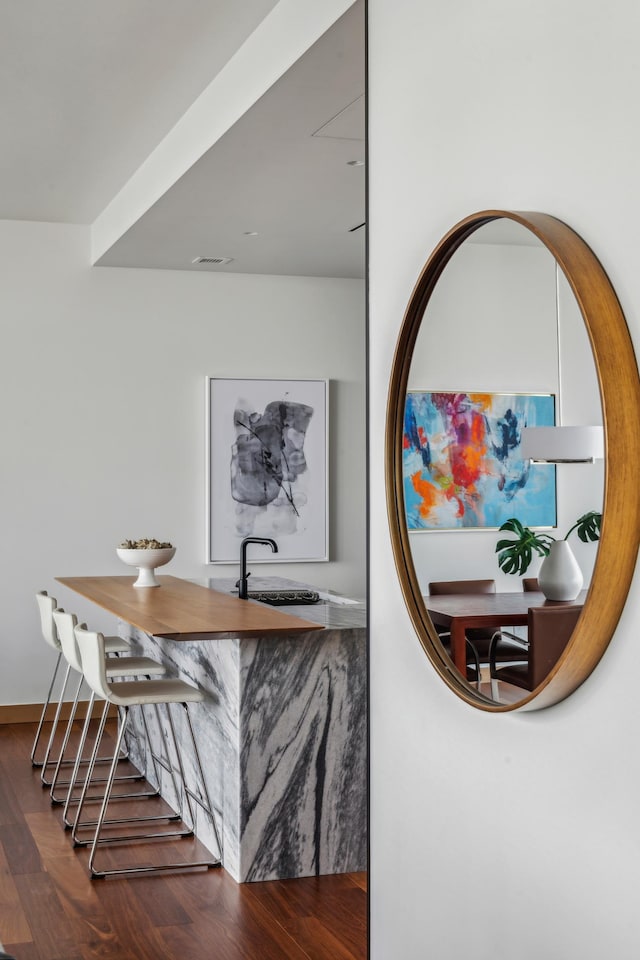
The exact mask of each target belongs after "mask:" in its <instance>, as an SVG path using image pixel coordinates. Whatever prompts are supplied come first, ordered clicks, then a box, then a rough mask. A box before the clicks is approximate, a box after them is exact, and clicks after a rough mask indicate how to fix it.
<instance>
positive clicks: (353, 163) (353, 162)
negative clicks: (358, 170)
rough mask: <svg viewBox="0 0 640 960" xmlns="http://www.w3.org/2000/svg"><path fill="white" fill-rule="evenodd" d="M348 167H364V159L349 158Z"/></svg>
mask: <svg viewBox="0 0 640 960" xmlns="http://www.w3.org/2000/svg"><path fill="white" fill-rule="evenodd" d="M347 166H348V167H364V160H347Z"/></svg>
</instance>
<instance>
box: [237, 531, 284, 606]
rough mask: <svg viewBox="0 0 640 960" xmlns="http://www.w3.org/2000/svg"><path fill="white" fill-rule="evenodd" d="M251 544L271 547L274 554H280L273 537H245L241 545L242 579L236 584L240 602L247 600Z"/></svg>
mask: <svg viewBox="0 0 640 960" xmlns="http://www.w3.org/2000/svg"><path fill="white" fill-rule="evenodd" d="M250 543H264V544H265V546H267V547H271V549H272V550H273V552H274V553H277V552H278V544H277V543H276V542H275V540H272V539H271V537H245V538H244V540H243V541H242V543H241V544H240V579H239V580H238V582H237V583H236V587H237V588H238V597H239V598H240V600H246V599H247V580H248V579H249V577H250V576H251V574H250V573H247V547H248V545H249V544H250Z"/></svg>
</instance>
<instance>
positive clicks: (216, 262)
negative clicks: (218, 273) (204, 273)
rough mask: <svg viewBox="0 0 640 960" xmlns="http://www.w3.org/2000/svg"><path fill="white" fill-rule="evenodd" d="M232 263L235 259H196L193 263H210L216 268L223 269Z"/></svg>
mask: <svg viewBox="0 0 640 960" xmlns="http://www.w3.org/2000/svg"><path fill="white" fill-rule="evenodd" d="M232 261H233V257H196V258H195V259H194V260H192V261H191V263H208V264H211V265H213V266H215V267H222V266H224V265H225V264H226V263H231V262H232Z"/></svg>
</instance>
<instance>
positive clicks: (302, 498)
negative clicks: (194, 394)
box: [206, 377, 329, 563]
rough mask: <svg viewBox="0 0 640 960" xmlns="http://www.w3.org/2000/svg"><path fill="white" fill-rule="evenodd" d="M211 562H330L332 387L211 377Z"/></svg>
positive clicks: (325, 383)
mask: <svg viewBox="0 0 640 960" xmlns="http://www.w3.org/2000/svg"><path fill="white" fill-rule="evenodd" d="M206 402H207V406H206V412H207V558H206V562H207V563H234V562H235V563H237V562H239V559H240V544H241V542H242V540H243V539H244V538H245V537H271V538H272V539H274V540H275V541H276V543H277V544H278V553H271V551H268V552H267V551H265V555H264V557H261V556H259V555H256V554H258V553H259V551H256V552H255V553H254V554H253V555H252V557H251V562H252V563H255V562H260V561H261V560H262V561H268V562H269V563H273V562H277V561H281V562H283V561H289V562H291V561H296V562H297V561H306V560H309V561H310V560H328V559H329V542H328V539H329V538H328V479H327V478H328V454H327V451H328V443H327V439H328V424H329V417H328V403H329V384H328V381H327V380H233V379H226V378H218V377H208V378H207V401H206Z"/></svg>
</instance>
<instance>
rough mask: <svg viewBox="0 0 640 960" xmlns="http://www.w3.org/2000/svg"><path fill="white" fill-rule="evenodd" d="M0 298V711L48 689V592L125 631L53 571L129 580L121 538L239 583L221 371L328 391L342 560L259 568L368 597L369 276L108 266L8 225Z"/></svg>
mask: <svg viewBox="0 0 640 960" xmlns="http://www.w3.org/2000/svg"><path fill="white" fill-rule="evenodd" d="M0 305H1V308H2V331H3V337H2V351H0V397H1V404H2V411H3V418H2V419H3V428H2V445H1V452H0V458H1V464H2V504H3V522H2V527H1V529H2V544H3V549H2V551H1V559H0V571H1V579H2V584H3V658H4V660H3V666H2V671H0V703H4V704H8V703H11V704H14V703H29V702H38V701H39V702H42V699H43V697H44V694H45V692H46V682H47V679H48V676H49V673H50V670H51V663H52V661H51V658H50V657H49V656H47V650H46V648H45V647H44V643H43V641H42V638H41V635H40V633H39V626H38V623H37V616H36V606H35V602H34V599H33V597H34V593H35V592H36V591H37V590H41V589H46V590H48V591H49V592H51V593H53V595H54V596H56V597H57V599H58V601H59V603H61V604H62V605H63V606H65V607H66V608H67V609H72V610H76V611H77V612H78V614H79V616H81V617H87V618H88V619H89V621H90V622H91V623H93V624H96V626H97V628H98V629H106V630H113V628H114V621H113V619H112V618H109V617H108V616H107V615H105V614H102V615H101V614H100V613H99V611H98V610H97V608H96V607H94V606H92V605H91V604H84V603H83V601H81V600H80V599H79V598H76V596H75V595H74V594H73V593H71V592H70V591H68V590H66V589H64V588H62V587H61V586H60V585H59V584H56V583H55V582H54V577H56V576H85V575H91V574H96V575H98V574H121V575H122V574H126V573H127V569H126V568H125V567H123V566H122V564H121V563H120V562H119V561H118V559H117V558H116V555H115V547H116V545H117V544H118V542H119V541H120V540H122V539H123V538H125V537H131V536H134V537H137V536H155V537H160V538H162V539H167V540H171V541H172V542H173V543H174V544H176V545H177V548H178V550H177V553H176V556H175V559H174V560H173V561H172V563H171V566H170V567H167V568H166V569H165V571H163V572H166V573H171V574H174V575H176V576H181V577H188V578H195V577H203V576H227V577H228V576H233V575H234V574H235V573H236V570H237V567H235V566H228V565H223V566H217V565H216V566H206V565H205V563H204V556H205V552H204V551H205V546H204V544H205V530H204V517H205V510H204V508H205V504H204V488H205V458H204V449H205V447H204V399H205V387H204V384H205V377H206V376H207V375H210V376H238V377H259V376H265V375H266V376H272V377H279V378H289V377H292V378H305V377H308V378H318V377H328V378H329V379H330V380H331V381H332V383H331V395H330V398H331V423H330V437H331V441H330V460H331V468H330V484H331V485H330V491H331V493H330V504H331V509H330V550H331V561H330V562H328V563H305V564H298V565H294V564H264V565H261V566H260V568H259V569H260V572H261V573H264V574H265V575H267V574H277V575H282V576H290V577H295V578H297V579H305V580H308V581H309V582H312V583H316V584H318V585H319V586H322V587H326V588H331V589H335V590H342V591H345V592H346V593H347V594H351V595H357V596H362V595H363V594H364V567H365V558H364V549H365V548H364V516H365V505H364V498H363V495H362V491H363V486H362V484H363V481H362V472H363V464H364V456H365V451H364V436H363V435H364V419H365V416H364V291H363V284H362V283H361V282H360V281H353V280H324V279H308V278H292V277H268V276H243V275H229V274H227V275H224V274H222V275H213V274H211V273H207V274H198V275H195V274H193V273H191V272H180V271H156V270H127V269H118V268H96V267H91V266H90V265H89V232H88V230H87V229H85V228H82V227H72V226H62V225H54V224H35V223H17V222H7V221H4V222H0ZM274 328H275V329H277V330H278V331H279V333H280V342H281V344H282V346H279V347H277V348H274V346H273V345H272V344H273V339H274V338H273V331H274ZM300 334H302V345H301V346H300V347H294V346H291V344H293V343H295V342H296V341H297V340H298V339H299V338H300Z"/></svg>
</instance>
